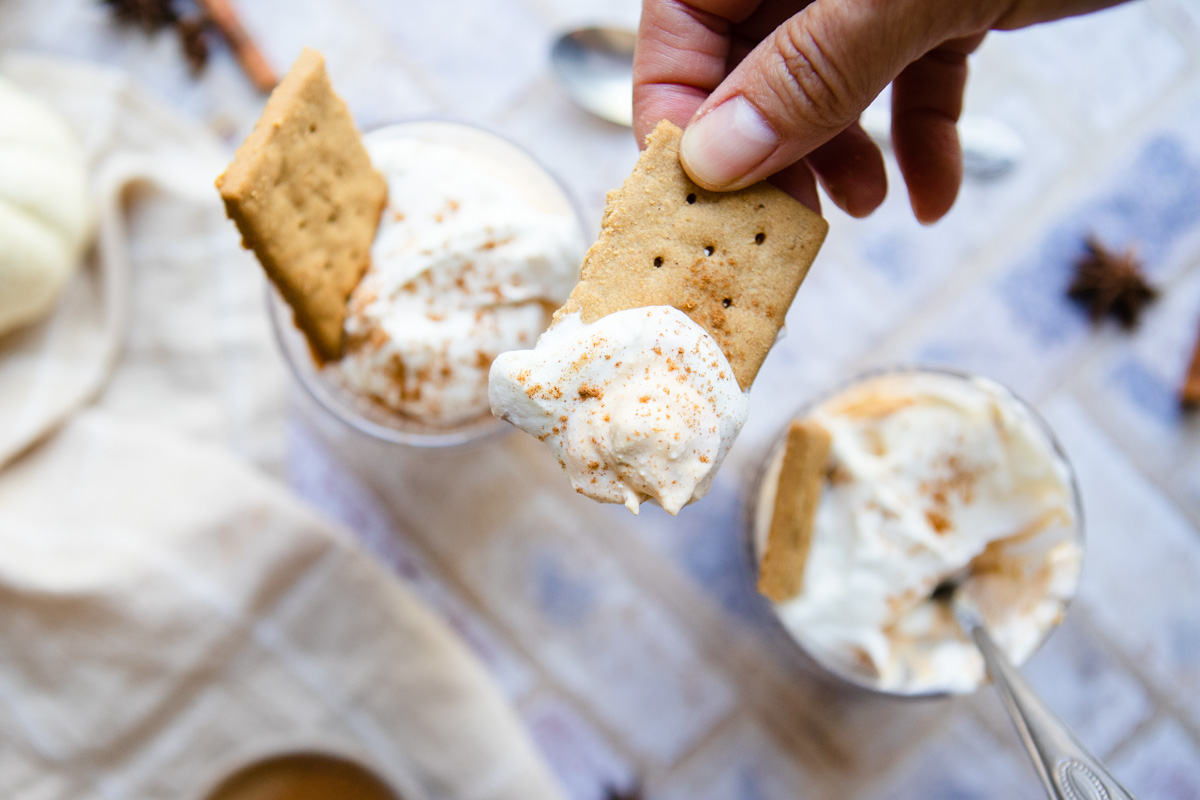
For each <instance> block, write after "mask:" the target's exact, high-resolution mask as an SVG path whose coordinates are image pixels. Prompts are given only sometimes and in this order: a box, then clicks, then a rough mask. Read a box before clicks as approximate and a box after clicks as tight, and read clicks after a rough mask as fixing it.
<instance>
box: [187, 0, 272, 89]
mask: <svg viewBox="0 0 1200 800" xmlns="http://www.w3.org/2000/svg"><path fill="white" fill-rule="evenodd" d="M197 2H198V3H199V5H200V7H201V8H202V9H204V13H205V14H207V15H208V18H209V19H210V20H211V21H212V23H213V25H215V26H216V27H217V30H219V31H220V32H221V35H222V36H224V37H225V41H226V42H228V43H229V49H230V50H232V51H233V56H234V58H236V59H237V60H238V63H239V64H240V65H241V67H242V71H243V72H245V73H246V77H248V78H249V79H250V82H251V83H253V84H254V86H255V87H256V88H257V89H258V90H259V91H260V92H269V91H271V90H272V89H274V88H275V84H277V83H279V77H278V76H277V75H276V74H275V70H273V69H271V65H270V64H268V63H267V60H266V59H265V58H264V57H263V54H262V51H260V50H259V49H258V46H257V45H256V44H254V40H253V39H251V38H250V34H248V33H246V29H245V28H243V27H242V23H241V22H240V21H239V20H238V18H237V14H236V13H235V12H234V10H233V7H232V6H231V5H230V4H229V0H197Z"/></svg>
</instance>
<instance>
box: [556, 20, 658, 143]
mask: <svg viewBox="0 0 1200 800" xmlns="http://www.w3.org/2000/svg"><path fill="white" fill-rule="evenodd" d="M636 41H637V37H636V36H635V35H634V33H633V31H628V30H625V29H623V28H583V29H581V30H576V31H568V32H567V33H564V34H563V35H562V36H560V37H558V40H557V41H555V42H554V47H552V48H551V50H550V63H551V64H553V65H554V70H555V72H556V73H557V75H558V78H559V80H560V81H561V82H562V85H563V87H564V88H566V90H567V93H568V94H569V95H571V99H573V100H574V101H575V102H576V103H578V104H579V105H580V106H582V107H583V108H585V109H586V110H588V111H590V112H592V113H593V114H595V115H596V116H597V117H600V118H601V119H606V120H608V121H609V122H613V123H616V124H617V125H625V126H626V127H629V126H631V125H633V46H634V43H635V42H636Z"/></svg>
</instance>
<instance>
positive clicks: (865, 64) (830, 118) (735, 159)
mask: <svg viewBox="0 0 1200 800" xmlns="http://www.w3.org/2000/svg"><path fill="white" fill-rule="evenodd" d="M990 5H992V3H975V2H969V3H960V2H957V0H950V2H948V3H938V2H934V3H930V2H928V0H816V2H813V3H812V4H810V5H808V6H806V7H805V8H804V9H803V10H802V11H801V12H800V13H798V14H796V15H795V16H793V17H791V18H790V19H788V20H787V21H786V22H785V23H784V24H783V25H781V26H779V27H778V28H776V29H775V30H774V31H773V32H772V33H771V34H770V35H769V36H767V37H766V38H765V39H763V40H762V42H760V43H759V45H758V46H757V47H756V48H755V49H754V50H753V51H751V52H750V54H749V55H748V56H746V58H745V59H744V60H743V61H742V62H741V63H740V64H739V65H738V66H737V68H736V69H734V70H733V72H731V73H730V74H729V76H728V77H727V78H726V79H725V80H724V81H723V82H722V83H721V85H720V86H718V87H717V89H716V90H715V91H714V92H713V93H712V94H711V95H710V96H709V98H708V99H707V100H706V101H705V102H704V104H703V105H702V106H701V107H700V108H699V109H698V110H697V112H696V115H695V116H694V117H693V118H692V121H691V123H689V125H688V127H687V130H686V131H685V132H684V136H683V141H682V142H681V145H680V157H681V160H682V162H683V166H684V169H685V170H686V171H687V173H688V175H689V176H691V178H692V179H693V180H694V181H695V182H696V183H697V184H699V185H700V186H703V187H704V188H706V189H714V190H727V189H739V188H741V187H743V186H749V185H750V184H752V183H756V182H757V181H760V180H762V179H764V178H766V177H768V176H770V175H773V174H774V173H776V172H778V171H779V170H781V169H783V168H784V167H786V166H788V165H790V164H793V163H795V162H796V161H798V160H799V159H801V158H803V157H804V156H806V155H808V154H809V153H810V152H812V151H813V150H815V149H816V148H817V147H819V146H820V145H822V144H824V143H825V142H827V141H829V140H830V139H831V138H833V137H834V136H835V135H837V134H838V133H840V132H841V131H842V130H844V129H845V128H846V127H847V126H848V125H850V124H851V123H852V122H854V121H855V120H857V119H858V116H859V114H861V113H862V111H863V109H864V108H866V107H867V106H868V105H869V104H870V102H871V101H872V100H874V99H875V97H876V96H877V95H878V94H879V93H880V92H881V91H883V89H884V87H886V86H887V84H888V83H889V82H890V81H891V80H892V79H893V78H895V77H896V76H897V75H898V74H899V73H900V71H901V70H903V69H904V67H905V66H907V65H908V64H909V63H910V62H912V61H914V60H915V59H917V58H919V57H920V56H921V55H922V54H923V53H925V52H926V51H928V50H930V49H932V48H933V47H934V46H935V45H937V44H938V43H939V42H942V41H945V40H946V39H948V38H951V37H952V36H955V35H961V34H962V33H963V32H966V31H969V30H971V29H973V28H974V27H978V28H979V29H982V30H986V29H987V27H988V22H987V21H986V20H985V19H982V18H979V17H978V15H979V14H980V11H981V9H980V7H983V6H990ZM993 13H994V12H993ZM973 15H974V16H975V17H976V18H974V19H972V18H971V17H972V16H973Z"/></svg>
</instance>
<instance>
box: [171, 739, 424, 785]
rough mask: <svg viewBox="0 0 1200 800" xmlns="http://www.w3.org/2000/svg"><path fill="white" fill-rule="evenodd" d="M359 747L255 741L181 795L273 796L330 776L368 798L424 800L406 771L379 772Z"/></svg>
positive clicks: (300, 741) (385, 769)
mask: <svg viewBox="0 0 1200 800" xmlns="http://www.w3.org/2000/svg"><path fill="white" fill-rule="evenodd" d="M372 761H373V760H372V759H371V758H368V757H366V755H365V754H364V753H362V752H359V749H358V748H355V747H348V746H346V745H345V744H344V743H339V744H334V743H332V742H325V741H319V740H317V739H314V740H312V741H305V740H303V737H302V738H301V739H290V738H287V737H285V738H282V739H278V740H275V741H271V742H259V743H258V744H256V745H254V746H250V747H248V748H246V749H245V750H243V751H241V752H238V753H236V754H234V755H232V756H230V757H229V758H226V759H224V760H223V761H222V762H221V763H219V764H217V765H215V767H216V768H215V769H211V770H208V771H205V776H204V778H202V779H201V780H200V781H199V782H198V785H197V786H196V787H194V789H195V790H197V791H195V793H194V794H186V793H185V794H184V797H186V798H188V799H189V800H246V799H247V798H252V797H262V796H265V794H264V793H265V792H271V796H276V794H277V793H278V792H279V790H280V788H281V783H282V785H284V786H290V787H291V788H292V789H293V790H294V788H295V786H296V785H297V784H302V783H304V782H306V781H307V780H309V779H310V778H311V776H312V775H313V774H314V772H315V773H316V774H325V775H326V776H327V779H328V776H329V773H330V772H333V774H336V775H340V776H341V781H340V782H342V783H345V782H347V781H349V782H351V783H353V784H354V785H355V787H356V788H358V789H360V790H365V791H366V796H367V797H375V798H386V799H387V800H423V799H424V798H425V797H426V793H425V792H424V791H423V789H422V788H421V787H420V785H419V784H418V783H417V781H416V780H415V778H414V777H413V776H412V774H411V773H410V772H409V771H408V769H407V768H403V767H399V766H398V765H396V764H389V765H388V766H387V767H381V766H378V765H373V764H372Z"/></svg>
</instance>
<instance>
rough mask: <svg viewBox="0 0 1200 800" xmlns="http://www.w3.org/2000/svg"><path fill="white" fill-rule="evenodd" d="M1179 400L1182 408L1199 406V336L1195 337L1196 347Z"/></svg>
mask: <svg viewBox="0 0 1200 800" xmlns="http://www.w3.org/2000/svg"><path fill="white" fill-rule="evenodd" d="M1180 400H1181V401H1182V402H1183V406H1184V408H1193V409H1194V408H1200V336H1197V337H1196V349H1195V350H1193V351H1192V363H1191V366H1189V367H1188V371H1187V375H1186V376H1185V377H1184V379H1183V390H1182V391H1181V392H1180Z"/></svg>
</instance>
